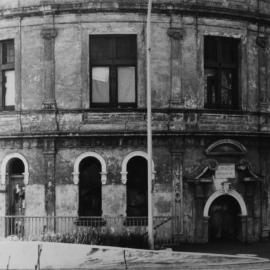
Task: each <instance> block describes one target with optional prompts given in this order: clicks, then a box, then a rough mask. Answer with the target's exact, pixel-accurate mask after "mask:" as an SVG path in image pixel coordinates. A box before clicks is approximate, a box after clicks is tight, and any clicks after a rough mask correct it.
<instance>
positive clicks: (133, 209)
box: [127, 156, 148, 217]
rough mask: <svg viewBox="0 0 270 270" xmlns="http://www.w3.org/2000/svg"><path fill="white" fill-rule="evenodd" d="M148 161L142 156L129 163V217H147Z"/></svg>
mask: <svg viewBox="0 0 270 270" xmlns="http://www.w3.org/2000/svg"><path fill="white" fill-rule="evenodd" d="M147 215H148V203H147V160H146V159H145V158H144V157H141V156H135V157H133V158H131V159H130V160H129V161H128V163H127V216H128V217H147Z"/></svg>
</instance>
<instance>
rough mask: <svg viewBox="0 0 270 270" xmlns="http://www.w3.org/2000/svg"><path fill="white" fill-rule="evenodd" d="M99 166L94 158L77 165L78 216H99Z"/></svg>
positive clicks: (87, 158) (86, 159)
mask: <svg viewBox="0 0 270 270" xmlns="http://www.w3.org/2000/svg"><path fill="white" fill-rule="evenodd" d="M101 185H102V183H101V164H100V162H99V160H98V159H96V158H94V157H86V158H84V159H83V160H82V161H81V162H80V165H79V216H81V217H86V216H89V217H93V216H101V214H102V210H101V209H102V208H101V202H102V200H101Z"/></svg>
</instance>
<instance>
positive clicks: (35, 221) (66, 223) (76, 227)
mask: <svg viewBox="0 0 270 270" xmlns="http://www.w3.org/2000/svg"><path fill="white" fill-rule="evenodd" d="M147 222H148V220H147V217H122V216H120V217H110V216H103V217H72V216H46V217H30V216H4V217H0V235H1V236H2V238H3V237H8V236H16V237H17V238H19V239H20V240H46V241H61V242H65V241H66V242H85V243H86V242H87V243H93V244H97V243H101V244H104V242H105V243H106V244H111V243H110V242H108V239H111V240H112V242H113V241H115V240H116V239H120V238H121V239H122V240H123V239H124V238H126V240H127V241H128V239H130V237H131V236H132V237H133V238H134V237H135V238H136V239H137V240H138V241H139V239H141V240H142V239H145V240H147ZM153 226H154V236H155V241H156V243H163V244H164V243H169V242H171V241H172V228H173V218H172V217H168V216H159V217H154V218H153ZM76 237H77V238H76ZM78 237H87V239H86V238H83V239H82V238H81V239H78ZM80 240H81V241H80ZM127 244H128V243H127Z"/></svg>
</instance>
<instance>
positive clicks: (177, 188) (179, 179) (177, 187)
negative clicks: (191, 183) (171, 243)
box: [171, 150, 183, 238]
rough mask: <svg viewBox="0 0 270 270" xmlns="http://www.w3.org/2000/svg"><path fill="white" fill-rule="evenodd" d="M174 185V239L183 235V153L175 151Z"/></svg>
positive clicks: (173, 166) (173, 153) (173, 158)
mask: <svg viewBox="0 0 270 270" xmlns="http://www.w3.org/2000/svg"><path fill="white" fill-rule="evenodd" d="M171 155H172V178H173V179H172V183H173V218H174V220H173V224H174V227H173V234H174V238H177V237H180V235H182V234H183V153H182V152H181V151H175V150H173V151H172V152H171Z"/></svg>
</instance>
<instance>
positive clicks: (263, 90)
mask: <svg viewBox="0 0 270 270" xmlns="http://www.w3.org/2000/svg"><path fill="white" fill-rule="evenodd" d="M256 42H257V45H258V65H259V67H258V90H259V109H260V111H267V107H268V104H267V99H268V95H267V58H268V57H267V53H266V47H267V37H266V36H265V35H264V34H262V33H259V35H258V37H257V40H256Z"/></svg>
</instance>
